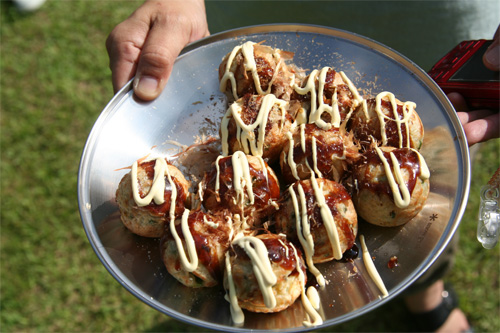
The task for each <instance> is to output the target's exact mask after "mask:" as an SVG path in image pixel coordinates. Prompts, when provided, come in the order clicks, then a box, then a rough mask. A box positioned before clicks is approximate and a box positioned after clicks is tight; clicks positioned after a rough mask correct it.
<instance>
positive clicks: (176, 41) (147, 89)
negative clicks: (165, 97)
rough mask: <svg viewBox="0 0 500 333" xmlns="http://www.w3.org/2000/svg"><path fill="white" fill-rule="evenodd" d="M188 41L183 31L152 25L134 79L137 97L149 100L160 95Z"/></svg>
mask: <svg viewBox="0 0 500 333" xmlns="http://www.w3.org/2000/svg"><path fill="white" fill-rule="evenodd" d="M188 41H189V40H188V38H187V37H185V35H184V34H183V33H175V32H172V31H167V30H166V27H163V26H162V25H161V24H154V25H153V26H152V27H151V30H150V32H149V35H148V37H147V40H146V42H145V44H144V46H143V48H142V51H141V55H140V58H139V63H138V65H137V72H136V76H135V79H134V93H135V94H136V95H137V97H139V98H140V99H143V100H146V101H149V100H153V99H155V98H156V97H158V96H159V95H160V93H161V91H162V90H163V88H164V87H165V85H166V84H167V80H168V78H169V76H170V73H171V72H172V68H173V65H174V62H175V59H176V58H177V56H178V55H179V53H180V52H181V50H182V48H183V47H184V46H185V45H186V44H187V43H188Z"/></svg>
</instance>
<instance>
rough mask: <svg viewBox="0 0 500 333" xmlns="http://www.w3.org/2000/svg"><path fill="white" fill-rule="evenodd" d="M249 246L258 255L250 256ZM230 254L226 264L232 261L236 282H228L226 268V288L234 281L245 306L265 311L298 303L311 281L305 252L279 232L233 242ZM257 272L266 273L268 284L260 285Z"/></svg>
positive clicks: (240, 300)
mask: <svg viewBox="0 0 500 333" xmlns="http://www.w3.org/2000/svg"><path fill="white" fill-rule="evenodd" d="M246 247H250V248H251V249H253V250H254V251H252V252H256V253H257V255H255V256H253V255H249V254H248V253H249V252H248V250H247V249H246ZM261 250H263V251H261ZM259 254H260V255H259ZM228 255H229V260H228V262H227V261H226V265H227V264H228V263H229V265H228V266H229V269H230V272H231V277H232V279H231V280H232V281H228V274H227V271H228V268H227V267H226V274H224V287H225V289H226V290H228V289H229V283H231V282H232V283H234V291H235V293H234V294H235V296H236V298H237V300H238V305H239V306H240V307H241V308H242V309H246V310H248V311H251V312H263V313H272V312H279V311H282V310H284V309H286V308H287V307H289V306H290V305H292V304H293V303H294V302H295V300H296V299H297V298H298V297H299V296H300V295H301V292H302V288H304V285H305V283H306V282H307V276H306V267H305V264H304V259H303V258H302V253H301V251H300V249H298V248H295V247H294V246H293V245H292V243H291V242H289V241H287V240H286V238H285V237H282V236H278V235H275V234H260V235H258V236H254V237H242V238H239V239H237V240H236V241H234V242H233V244H232V245H231V247H230V249H229V251H228ZM297 258H298V262H297ZM299 270H300V271H302V274H303V275H302V277H303V279H301V277H300V275H299V274H300V272H299ZM256 271H258V273H257V274H259V275H262V276H263V280H264V281H265V282H263V284H266V282H267V285H266V286H261V285H260V283H259V281H258V278H257V276H256ZM273 280H274V281H273ZM266 299H268V300H269V301H268V304H266V301H265V300H266Z"/></svg>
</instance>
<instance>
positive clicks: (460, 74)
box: [429, 39, 500, 111]
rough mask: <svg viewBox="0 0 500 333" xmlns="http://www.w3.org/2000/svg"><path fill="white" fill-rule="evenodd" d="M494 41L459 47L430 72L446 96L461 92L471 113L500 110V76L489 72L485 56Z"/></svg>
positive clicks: (474, 42) (479, 41)
mask: <svg viewBox="0 0 500 333" xmlns="http://www.w3.org/2000/svg"><path fill="white" fill-rule="evenodd" d="M491 43H492V41H491V40H485V39H481V40H471V41H464V42H461V43H460V44H458V45H457V46H456V47H455V48H454V49H453V50H451V51H450V52H449V53H448V54H447V55H445V56H444V57H443V58H442V59H441V60H439V61H438V62H437V63H436V64H435V65H434V66H433V67H432V69H431V70H430V71H429V76H430V77H432V78H433V79H434V81H436V83H437V84H438V85H439V86H440V87H441V89H442V90H443V91H444V92H445V93H450V92H458V93H460V94H461V95H462V96H464V98H465V100H466V101H467V104H468V106H469V107H470V108H471V109H478V108H484V109H493V110H497V111H498V110H499V109H500V82H499V72H495V71H492V70H489V69H488V68H486V67H485V66H484V64H483V54H484V52H485V51H486V49H487V48H488V46H489V45H490V44H491Z"/></svg>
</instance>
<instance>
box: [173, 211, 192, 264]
mask: <svg viewBox="0 0 500 333" xmlns="http://www.w3.org/2000/svg"><path fill="white" fill-rule="evenodd" d="M188 217H189V210H188V209H185V210H184V213H183V214H182V218H181V228H182V234H183V235H184V242H185V243H186V248H187V252H188V254H189V260H188V258H187V256H186V252H185V250H184V247H183V245H182V239H181V238H180V237H179V235H178V234H177V230H176V228H175V223H174V221H175V218H174V219H171V220H170V232H171V233H172V236H174V240H175V244H176V245H177V250H178V252H179V257H180V260H181V265H182V268H184V270H185V271H186V272H193V271H194V270H196V268H198V254H197V253H196V245H195V242H194V239H193V235H192V234H191V231H190V230H189V224H188Z"/></svg>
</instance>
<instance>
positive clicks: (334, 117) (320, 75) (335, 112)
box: [294, 67, 363, 129]
mask: <svg viewBox="0 0 500 333" xmlns="http://www.w3.org/2000/svg"><path fill="white" fill-rule="evenodd" d="M330 69H331V68H330V67H323V68H322V69H321V70H317V69H315V70H313V71H312V72H311V74H310V75H309V78H308V79H307V82H306V85H305V86H304V87H298V86H295V87H294V89H295V91H296V92H297V93H299V94H301V95H306V94H308V93H310V95H311V109H310V114H309V123H310V124H312V123H314V124H316V125H317V126H318V127H320V128H322V129H330V128H331V127H332V126H333V127H336V128H338V127H340V121H341V117H340V111H339V105H338V98H337V89H335V92H334V93H333V96H332V105H328V104H326V103H325V102H324V99H323V97H324V88H325V83H326V74H327V73H328V71H329V70H330ZM340 75H341V77H342V80H343V82H344V83H345V84H346V85H347V86H348V87H349V90H350V91H351V93H352V94H353V96H354V103H355V105H354V107H356V106H357V105H358V104H359V103H361V102H362V101H363V98H362V97H361V95H360V94H359V92H358V90H357V89H356V87H355V86H354V84H352V82H351V80H349V78H348V77H347V76H346V75H345V74H344V72H340ZM316 81H317V82H318V84H317V88H316ZM325 112H326V113H328V114H330V117H331V121H330V123H327V122H326V121H324V120H323V119H321V116H322V114H323V113H325Z"/></svg>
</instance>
